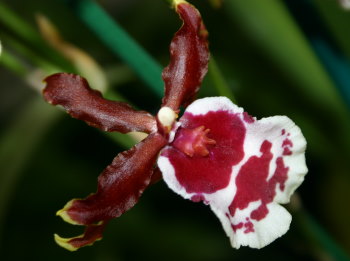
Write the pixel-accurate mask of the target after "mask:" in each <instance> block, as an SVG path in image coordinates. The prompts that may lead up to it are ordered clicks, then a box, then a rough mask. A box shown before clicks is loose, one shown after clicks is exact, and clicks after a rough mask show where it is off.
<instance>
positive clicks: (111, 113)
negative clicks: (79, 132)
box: [43, 73, 156, 133]
mask: <svg viewBox="0 0 350 261" xmlns="http://www.w3.org/2000/svg"><path fill="white" fill-rule="evenodd" d="M45 82H46V83H47V85H46V88H45V89H44V91H43V94H44V98H45V100H46V101H47V102H49V103H51V104H53V105H62V106H63V107H64V108H65V109H66V111H67V112H68V113H69V114H70V115H71V116H72V117H74V118H77V119H80V120H83V121H85V122H86V123H87V124H89V125H91V126H94V127H97V128H100V129H102V130H105V131H118V132H122V133H127V132H131V131H141V132H146V133H151V132H152V131H154V130H155V129H156V121H155V118H154V117H153V116H152V115H150V114H148V113H147V112H144V111H135V110H134V109H133V108H131V106H129V105H128V104H126V103H124V102H115V101H109V100H106V99H104V98H103V97H102V95H101V93H100V92H98V91H96V90H92V89H91V88H90V87H89V84H88V82H87V81H86V80H85V79H84V78H82V77H80V76H78V75H74V74H67V73H58V74H53V75H51V76H49V77H47V78H46V79H45Z"/></svg>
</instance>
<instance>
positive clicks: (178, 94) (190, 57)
mask: <svg viewBox="0 0 350 261" xmlns="http://www.w3.org/2000/svg"><path fill="white" fill-rule="evenodd" d="M173 3H174V5H175V10H176V12H177V13H178V14H179V16H180V18H181V19H182V21H183V25H182V27H181V28H180V30H179V31H178V32H177V33H176V34H175V35H174V37H173V39H172V41H171V44H170V63H169V65H168V66H167V67H166V68H165V69H164V70H163V74H162V77H163V80H164V83H165V96H164V98H163V102H162V107H164V106H167V107H170V108H171V109H173V110H174V111H176V110H178V109H179V107H180V106H181V105H184V106H187V105H188V104H189V103H191V102H192V101H193V99H194V97H195V95H196V93H197V92H198V90H199V87H200V85H201V83H202V80H203V78H204V76H205V74H206V73H207V71H208V61H209V50H208V41H207V37H208V32H207V30H206V28H205V26H204V24H203V21H202V18H201V15H200V13H199V12H198V10H197V9H196V8H195V7H194V6H193V5H191V4H189V3H187V2H186V1H182V0H176V1H174V2H173Z"/></svg>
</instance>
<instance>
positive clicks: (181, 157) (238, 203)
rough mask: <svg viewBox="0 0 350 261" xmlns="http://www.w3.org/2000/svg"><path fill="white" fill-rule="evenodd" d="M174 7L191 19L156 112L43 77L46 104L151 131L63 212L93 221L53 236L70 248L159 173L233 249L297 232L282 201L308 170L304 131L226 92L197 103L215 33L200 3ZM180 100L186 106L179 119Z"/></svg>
mask: <svg viewBox="0 0 350 261" xmlns="http://www.w3.org/2000/svg"><path fill="white" fill-rule="evenodd" d="M174 5H175V10H176V12H177V13H178V14H179V16H180V18H181V19H182V21H183V25H182V27H181V28H180V29H179V31H178V32H177V33H176V34H175V36H174V37H173V39H172V41H171V45H170V64H169V65H168V66H167V67H166V68H165V69H164V71H163V75H162V77H163V80H164V83H165V96H164V98H163V100H162V104H161V108H160V110H159V112H158V113H157V115H156V116H152V115H151V114H149V113H147V112H144V111H136V110H134V109H133V108H132V107H131V106H129V105H128V104H126V103H122V102H117V101H110V100H106V99H104V98H103V97H102V95H101V94H100V93H99V92H98V91H95V90H92V89H91V88H90V87H89V85H88V83H87V81H86V80H85V79H84V78H82V77H80V76H78V75H73V74H66V73H59V74H54V75H51V76H49V77H47V78H46V79H45V81H46V83H47V86H46V88H45V89H44V91H43V94H44V97H45V99H46V101H48V102H49V103H51V104H53V105H61V106H63V108H64V109H65V110H66V111H67V112H68V113H69V114H70V115H71V116H72V117H74V118H77V119H80V120H83V121H85V122H86V123H87V124H89V125H91V126H94V127H97V128H99V129H102V130H104V131H118V132H121V133H128V132H132V131H139V132H145V133H147V134H149V135H148V137H147V138H145V139H144V140H143V141H141V142H140V143H139V144H137V145H135V146H134V147H133V148H131V149H130V150H128V151H124V152H122V153H120V154H119V155H117V156H116V157H115V158H114V159H113V161H112V163H111V164H110V165H109V166H107V168H106V169H104V170H103V172H102V173H101V174H100V176H99V178H98V188H97V192H96V193H94V194H91V195H90V196H88V197H87V198H85V199H73V200H71V201H69V202H68V203H67V204H66V205H65V207H64V208H63V209H62V210H60V211H58V212H57V214H58V215H59V216H61V217H62V218H63V219H64V220H65V221H66V222H68V223H71V224H78V225H84V226H86V229H85V232H84V234H83V235H80V236H78V237H73V238H62V237H60V236H58V235H55V239H56V242H57V243H58V244H59V245H61V246H62V247H64V248H66V249H68V250H72V251H73V250H76V249H78V248H80V247H82V246H86V245H91V244H93V243H94V242H95V241H96V240H99V239H101V238H102V232H103V230H104V228H105V226H106V224H107V223H108V221H109V220H110V219H112V218H115V217H119V216H120V215H122V214H123V213H124V212H125V211H127V210H129V209H130V208H132V207H133V206H134V205H135V204H136V203H137V201H138V200H139V198H140V196H141V195H142V193H143V192H144V190H145V189H146V188H147V187H148V186H149V185H150V184H152V183H154V182H155V181H156V180H157V179H159V178H160V177H161V174H162V176H163V178H164V180H165V182H166V183H167V185H168V186H169V188H170V189H172V190H173V191H175V192H176V193H178V194H180V195H181V196H183V197H184V198H186V199H190V200H192V201H194V202H200V201H202V202H204V204H207V205H209V206H210V208H211V209H212V210H213V211H214V213H215V214H216V215H217V217H218V218H219V219H220V221H221V223H222V225H223V227H224V230H225V232H226V234H227V235H228V236H229V237H230V240H231V244H232V246H233V247H235V248H239V247H240V246H241V245H243V246H250V247H253V248H261V247H263V246H266V245H267V244H269V243H271V242H272V241H274V240H275V239H276V238H278V237H280V236H281V235H283V234H284V233H286V231H287V230H288V229H289V225H290V222H291V215H290V214H289V213H288V212H287V211H286V210H285V208H283V207H282V206H280V205H279V204H280V203H288V202H289V199H290V196H291V194H292V193H293V192H294V190H295V189H296V188H297V187H298V186H299V185H300V184H301V183H302V181H303V179H304V175H305V174H306V172H307V168H306V165H305V157H304V151H305V147H306V142H305V139H304V137H303V135H302V133H301V131H300V129H299V128H298V127H297V126H296V125H295V124H294V123H293V122H292V121H291V120H290V119H289V118H287V117H285V116H275V117H269V118H264V119H261V120H257V119H256V118H254V117H251V116H250V115H248V114H247V113H246V112H244V111H243V109H242V108H239V107H238V106H236V105H235V104H233V103H232V102H231V101H230V100H229V99H227V98H225V97H211V98H204V99H198V100H196V101H194V102H193V100H194V97H195V95H196V93H197V92H198V90H199V87H200V85H201V82H202V80H203V77H204V76H205V74H206V72H207V68H208V60H209V51H208V42H207V36H208V33H207V31H206V28H205V26H204V24H203V22H202V19H201V16H200V14H199V12H198V11H197V10H196V9H195V7H194V6H192V5H190V4H189V3H187V2H186V1H183V0H176V1H174ZM181 106H183V107H185V108H186V109H185V112H184V114H183V116H182V117H181V118H180V119H179V120H177V118H178V114H179V111H180V107H181Z"/></svg>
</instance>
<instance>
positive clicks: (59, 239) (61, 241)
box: [54, 234, 78, 251]
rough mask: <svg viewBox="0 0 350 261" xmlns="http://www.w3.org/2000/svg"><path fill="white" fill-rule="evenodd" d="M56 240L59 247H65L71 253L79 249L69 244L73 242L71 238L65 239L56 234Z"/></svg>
mask: <svg viewBox="0 0 350 261" xmlns="http://www.w3.org/2000/svg"><path fill="white" fill-rule="evenodd" d="M54 238H55V241H56V243H57V245H59V246H60V247H63V248H65V249H67V250H69V251H76V250H77V249H78V248H76V247H74V246H72V245H71V244H69V243H68V242H69V241H70V240H71V238H63V237H60V236H59V235H57V234H54Z"/></svg>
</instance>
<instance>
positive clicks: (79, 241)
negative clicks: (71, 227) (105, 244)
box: [54, 222, 107, 251]
mask: <svg viewBox="0 0 350 261" xmlns="http://www.w3.org/2000/svg"><path fill="white" fill-rule="evenodd" d="M106 224H107V222H100V223H99V224H93V225H89V226H87V227H86V229H85V232H84V234H82V235H80V236H77V237H71V238H63V237H60V236H59V235H57V234H55V235H54V237H55V241H56V243H57V244H58V245H59V246H61V247H63V248H65V249H67V250H69V251H76V250H78V249H79V248H81V247H84V246H91V245H93V244H94V243H95V242H96V241H99V240H101V239H102V232H103V230H104V228H105V226H106Z"/></svg>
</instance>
